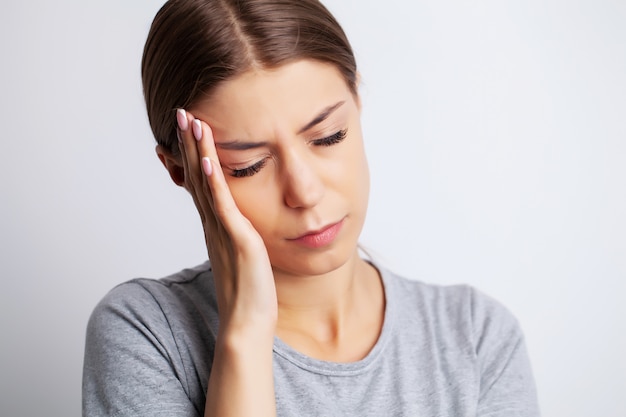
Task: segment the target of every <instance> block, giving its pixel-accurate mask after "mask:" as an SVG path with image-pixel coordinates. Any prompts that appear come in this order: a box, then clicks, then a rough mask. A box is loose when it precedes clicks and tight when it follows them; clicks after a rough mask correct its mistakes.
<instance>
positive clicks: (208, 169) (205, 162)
mask: <svg viewBox="0 0 626 417" xmlns="http://www.w3.org/2000/svg"><path fill="white" fill-rule="evenodd" d="M202 169H203V170H204V173H205V175H206V176H207V177H210V176H211V174H212V173H213V166H212V165H211V160H210V159H209V158H207V157H206V156H205V157H204V158H202Z"/></svg>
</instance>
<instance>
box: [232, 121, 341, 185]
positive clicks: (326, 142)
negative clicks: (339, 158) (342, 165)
mask: <svg viewBox="0 0 626 417" xmlns="http://www.w3.org/2000/svg"><path fill="white" fill-rule="evenodd" d="M347 133H348V129H343V130H340V131H339V132H337V133H334V134H332V135H330V136H328V137H325V138H322V139H315V140H313V141H311V143H312V144H313V145H315V146H332V145H335V144H337V143H339V142H341V141H343V140H344V139H345V138H346V135H347ZM266 163H267V158H265V159H262V160H260V161H259V162H256V163H254V164H252V165H250V166H249V167H246V168H242V169H233V170H232V171H231V174H230V175H231V176H233V177H235V178H244V177H251V176H253V175H254V174H256V173H257V172H259V171H260V170H262V169H263V167H264V166H265V164H266Z"/></svg>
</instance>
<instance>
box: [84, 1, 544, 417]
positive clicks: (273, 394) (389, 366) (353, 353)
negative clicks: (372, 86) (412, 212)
mask: <svg viewBox="0 0 626 417" xmlns="http://www.w3.org/2000/svg"><path fill="white" fill-rule="evenodd" d="M142 77H143V85H144V94H145V99H146V105H147V110H148V115H149V119H150V125H151V127H152V130H153V133H154V135H155V138H156V140H157V143H158V145H157V154H158V157H159V158H160V160H161V161H162V163H163V165H164V166H165V168H166V169H167V170H168V172H169V174H170V176H171V178H172V180H173V181H174V182H175V183H176V184H177V185H179V186H182V187H185V189H187V191H189V193H190V194H191V195H192V197H193V199H194V202H195V205H196V207H197V209H198V212H199V213H200V216H201V219H202V224H203V227H204V232H205V237H206V245H207V249H208V254H209V259H210V263H209V262H207V263H206V264H204V265H200V266H198V267H196V268H192V269H187V270H184V271H181V272H180V273H178V274H175V275H173V276H170V277H167V278H164V279H162V280H158V281H157V280H134V281H130V282H128V283H125V284H123V285H121V286H118V287H117V288H115V289H113V290H112V291H111V292H110V293H109V294H108V295H107V296H106V297H105V298H104V299H103V300H102V302H101V303H100V304H99V305H98V307H97V308H96V309H95V311H94V313H93V315H92V317H91V320H90V323H89V327H88V334H87V346H86V355H85V368H84V387H83V394H84V399H83V411H84V414H86V415H120V416H121V415H133V416H134V415H150V416H154V415H164V416H165V415H167V416H200V415H206V416H221V417H223V416H273V415H279V416H334V415H337V416H340V415H341V416H344V415H354V416H388V415H392V416H413V415H423V416H475V415H489V416H535V415H538V411H537V405H536V399H535V393H534V385H533V381H532V375H531V372H530V367H529V365H528V361H527V356H526V352H525V348H524V342H523V336H522V333H521V331H520V330H519V327H518V325H517V323H516V321H515V319H514V318H513V317H512V316H511V315H510V314H509V313H508V312H507V311H506V310H505V309H504V308H503V307H501V306H500V305H499V304H497V303H496V302H494V301H492V300H491V299H489V298H487V297H485V296H483V295H481V294H480V293H478V292H476V291H474V290H472V289H471V288H468V287H464V286H456V287H437V286H430V285H425V284H422V283H418V282H415V281H409V280H406V279H404V278H401V277H398V276H396V275H395V274H393V273H392V272H390V271H387V270H385V269H383V268H382V267H380V266H379V265H377V264H376V263H375V262H374V261H366V260H364V259H362V258H361V257H360V256H359V252H358V244H357V241H358V237H359V234H360V232H361V228H362V226H363V223H364V219H365V213H366V207H367V200H368V190H369V177H368V168H367V162H366V158H365V153H364V149H363V142H362V137H361V128H360V101H359V96H358V74H357V69H356V64H355V61H354V56H353V53H352V50H351V47H350V45H349V43H348V40H347V39H346V37H345V34H344V33H343V31H342V29H341V28H340V26H339V25H338V23H337V22H336V21H335V19H334V18H333V17H332V15H330V13H329V12H328V11H327V10H326V9H325V8H324V7H323V6H322V5H321V4H320V3H319V2H317V1H316V0H273V1H270V0H170V1H169V2H167V3H166V4H165V5H164V6H163V8H162V9H161V10H160V11H159V13H158V14H157V16H156V18H155V20H154V22H153V25H152V28H151V30H150V34H149V36H148V40H147V42H146V46H145V50H144V57H143V63H142Z"/></svg>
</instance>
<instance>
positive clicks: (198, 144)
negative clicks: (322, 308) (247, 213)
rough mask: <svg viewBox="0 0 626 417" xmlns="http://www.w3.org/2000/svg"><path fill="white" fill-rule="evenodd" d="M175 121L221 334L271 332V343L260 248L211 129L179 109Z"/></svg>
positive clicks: (267, 281)
mask: <svg viewBox="0 0 626 417" xmlns="http://www.w3.org/2000/svg"><path fill="white" fill-rule="evenodd" d="M177 119H178V126H179V131H178V134H179V140H180V142H179V146H180V151H181V154H182V160H183V167H184V171H185V188H186V189H187V190H188V191H189V192H190V193H191V196H192V197H193V200H194V203H195V205H196V208H197V209H198V212H199V213H200V217H201V219H202V225H203V228H204V236H205V240H206V245H207V249H208V253H209V259H210V260H211V265H212V268H213V276H214V280H215V288H216V292H217V301H218V309H219V315H220V333H222V332H223V331H224V329H226V328H228V329H230V330H233V329H238V330H242V329H243V330H247V329H250V330H251V329H255V331H259V330H260V331H268V332H269V331H271V337H272V339H273V335H274V330H275V326H276V319H277V315H278V313H277V310H278V308H277V300H276V288H275V284H274V275H273V273H272V267H271V264H270V260H269V257H268V254H267V249H266V248H265V244H264V243H263V240H262V238H261V236H260V235H259V234H258V232H257V231H256V230H255V229H254V227H253V226H252V224H251V223H250V221H249V220H248V219H247V218H245V217H244V216H243V215H242V214H241V212H240V211H239V209H238V208H237V205H236V203H235V200H234V199H233V196H232V194H231V193H230V190H229V188H228V185H227V183H226V179H225V178H224V172H223V171H222V168H221V165H220V162H219V158H218V156H217V151H216V148H215V142H214V140H213V133H212V131H211V128H210V127H209V126H208V125H207V124H206V123H205V122H202V121H200V120H198V119H195V118H194V116H193V115H192V114H191V113H189V112H186V111H184V110H182V109H181V110H178V112H177ZM268 336H270V335H268Z"/></svg>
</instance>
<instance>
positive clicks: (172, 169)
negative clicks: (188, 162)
mask: <svg viewBox="0 0 626 417" xmlns="http://www.w3.org/2000/svg"><path fill="white" fill-rule="evenodd" d="M155 150H156V153H157V156H158V157H159V159H160V160H161V163H162V164H163V166H164V167H165V169H167V172H169V173H170V178H172V181H174V184H176V185H178V186H180V187H184V186H185V169H184V168H183V163H182V161H181V159H180V156H179V157H175V156H174V155H172V152H171V151H169V150H168V149H166V148H164V147H163V146H161V145H157V147H156V149H155Z"/></svg>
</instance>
